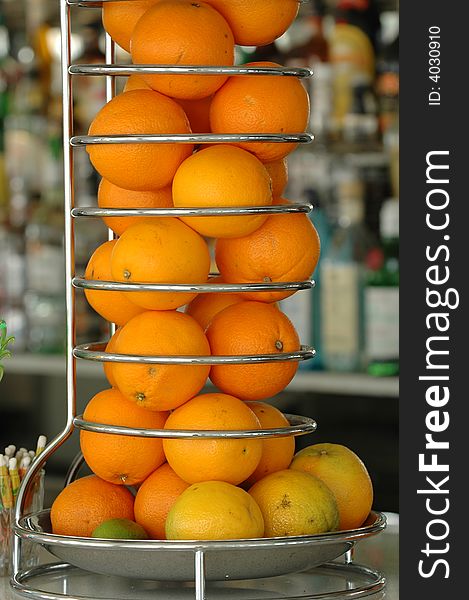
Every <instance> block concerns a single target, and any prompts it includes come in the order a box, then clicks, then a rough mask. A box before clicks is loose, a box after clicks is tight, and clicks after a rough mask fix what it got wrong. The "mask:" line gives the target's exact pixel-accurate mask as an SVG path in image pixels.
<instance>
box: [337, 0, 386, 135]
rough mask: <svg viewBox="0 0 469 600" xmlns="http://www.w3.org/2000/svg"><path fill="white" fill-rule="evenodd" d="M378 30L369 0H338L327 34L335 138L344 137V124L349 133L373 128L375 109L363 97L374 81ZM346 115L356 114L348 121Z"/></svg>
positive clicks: (376, 20) (361, 132)
mask: <svg viewBox="0 0 469 600" xmlns="http://www.w3.org/2000/svg"><path fill="white" fill-rule="evenodd" d="M378 30H379V18H378V16H377V13H376V10H375V7H374V6H373V4H372V3H370V2H369V0H339V2H338V4H337V7H336V22H335V25H334V27H333V28H332V30H331V32H330V34H329V38H328V39H329V56H330V62H331V66H332V73H333V76H332V80H333V90H334V95H333V102H334V105H333V114H332V121H331V128H332V131H333V133H334V138H335V139H336V140H341V139H342V137H343V134H344V128H346V129H345V130H346V132H347V135H348V137H350V129H351V130H352V132H356V131H357V130H358V131H359V132H360V135H361V136H362V135H363V131H365V132H368V131H369V130H372V132H374V127H375V125H374V123H373V117H374V118H375V119H376V116H375V111H374V109H373V110H369V108H368V107H367V106H366V105H365V104H364V103H363V100H362V99H363V97H364V90H366V95H367V96H370V93H369V91H368V90H370V89H371V87H372V85H373V82H374V77H375V39H376V35H377V31H378ZM347 115H353V116H352V117H351V118H350V119H349V122H347V120H346V117H347ZM355 115H360V116H358V117H357V116H355ZM367 115H372V116H369V117H368V116H367ZM350 121H351V122H350ZM367 135H369V134H368V133H367ZM355 136H356V133H355Z"/></svg>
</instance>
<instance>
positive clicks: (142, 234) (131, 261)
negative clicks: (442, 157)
mask: <svg viewBox="0 0 469 600" xmlns="http://www.w3.org/2000/svg"><path fill="white" fill-rule="evenodd" d="M111 271H112V275H113V278H114V279H115V280H116V281H128V282H137V283H188V284H190V283H205V282H206V281H207V279H208V275H209V271H210V253H209V250H208V247H207V244H206V242H205V240H204V239H203V238H202V237H201V236H200V235H198V234H197V233H196V232H195V231H193V230H192V229H191V228H190V227H188V226H187V225H185V224H184V223H182V222H181V221H180V220H179V219H175V218H172V217H152V218H147V219H145V220H142V222H141V223H139V224H137V225H132V226H131V227H129V228H128V229H126V230H125V231H124V233H123V234H122V235H121V237H120V238H119V240H118V241H117V243H116V245H115V247H114V250H113V253H112V258H111ZM195 296H196V294H195V293H190V292H182V293H180V292H148V291H146V292H128V298H129V299H131V300H132V302H135V304H137V305H138V306H143V307H144V308H148V309H152V310H170V309H174V308H178V307H179V306H183V305H184V304H187V303H188V302H190V301H191V300H192V299H193V298H195Z"/></svg>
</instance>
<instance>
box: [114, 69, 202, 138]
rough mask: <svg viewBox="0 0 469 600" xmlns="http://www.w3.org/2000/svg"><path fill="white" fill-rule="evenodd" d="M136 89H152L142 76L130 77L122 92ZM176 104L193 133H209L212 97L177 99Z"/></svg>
mask: <svg viewBox="0 0 469 600" xmlns="http://www.w3.org/2000/svg"><path fill="white" fill-rule="evenodd" d="M138 89H146V90H151V89H152V88H151V87H150V86H149V85H148V83H147V82H146V81H145V79H144V78H143V75H131V76H130V77H129V78H128V79H127V82H126V84H125V86H124V92H128V91H130V90H138ZM176 102H177V103H178V104H179V105H180V106H182V108H183V109H184V112H185V113H186V115H187V118H188V119H189V123H190V126H191V130H192V132H193V133H210V104H211V103H212V96H207V97H206V98H200V100H182V99H178V100H176Z"/></svg>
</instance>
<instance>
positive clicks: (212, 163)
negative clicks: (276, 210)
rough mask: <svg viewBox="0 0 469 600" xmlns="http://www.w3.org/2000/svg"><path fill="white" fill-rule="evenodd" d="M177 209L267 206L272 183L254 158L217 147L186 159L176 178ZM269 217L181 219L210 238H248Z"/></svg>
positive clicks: (261, 165)
mask: <svg viewBox="0 0 469 600" xmlns="http://www.w3.org/2000/svg"><path fill="white" fill-rule="evenodd" d="M173 202H174V206H176V207H219V206H223V207H225V206H226V207H229V206H242V207H244V206H251V205H253V206H268V205H270V204H272V190H271V180H270V177H269V174H268V173H267V171H266V169H265V167H264V165H263V164H262V163H261V162H260V161H259V160H258V159H257V158H256V157H255V156H253V155H252V154H250V153H249V152H246V151H245V150H242V149H241V148H236V147H234V146H230V145H227V144H221V145H214V146H210V147H209V148H204V149H202V150H199V152H196V153H195V154H193V155H192V156H190V157H189V158H188V159H186V160H185V161H184V162H183V163H182V164H181V166H180V167H179V169H178V170H177V173H176V175H175V176H174V181H173ZM266 219H267V215H242V216H214V217H206V216H204V217H181V220H183V221H184V222H185V223H187V224H188V225H190V226H191V227H192V228H193V229H195V230H196V231H198V232H199V233H200V234H201V235H204V236H207V237H215V238H220V237H239V236H243V235H248V234H249V233H251V232H252V231H255V230H256V229H257V228H258V227H260V226H261V225H262V223H264V221H265V220H266Z"/></svg>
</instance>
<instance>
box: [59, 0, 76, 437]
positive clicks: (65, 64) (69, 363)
mask: <svg viewBox="0 0 469 600" xmlns="http://www.w3.org/2000/svg"><path fill="white" fill-rule="evenodd" d="M60 24H61V32H62V36H61V37H62V112H63V114H62V123H63V167H64V212H65V303H66V310H67V339H66V368H67V423H68V425H69V426H70V428H73V418H74V417H75V416H76V365H75V358H74V356H73V348H74V346H75V291H74V287H73V286H72V279H73V277H74V276H75V231H74V223H73V218H72V215H71V210H72V208H73V206H74V173H73V150H72V147H71V146H70V138H71V137H72V135H73V91H72V77H71V75H70V74H69V72H68V68H69V66H70V64H71V59H72V52H71V24H70V7H69V6H68V5H67V2H66V0H61V19H60Z"/></svg>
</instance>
